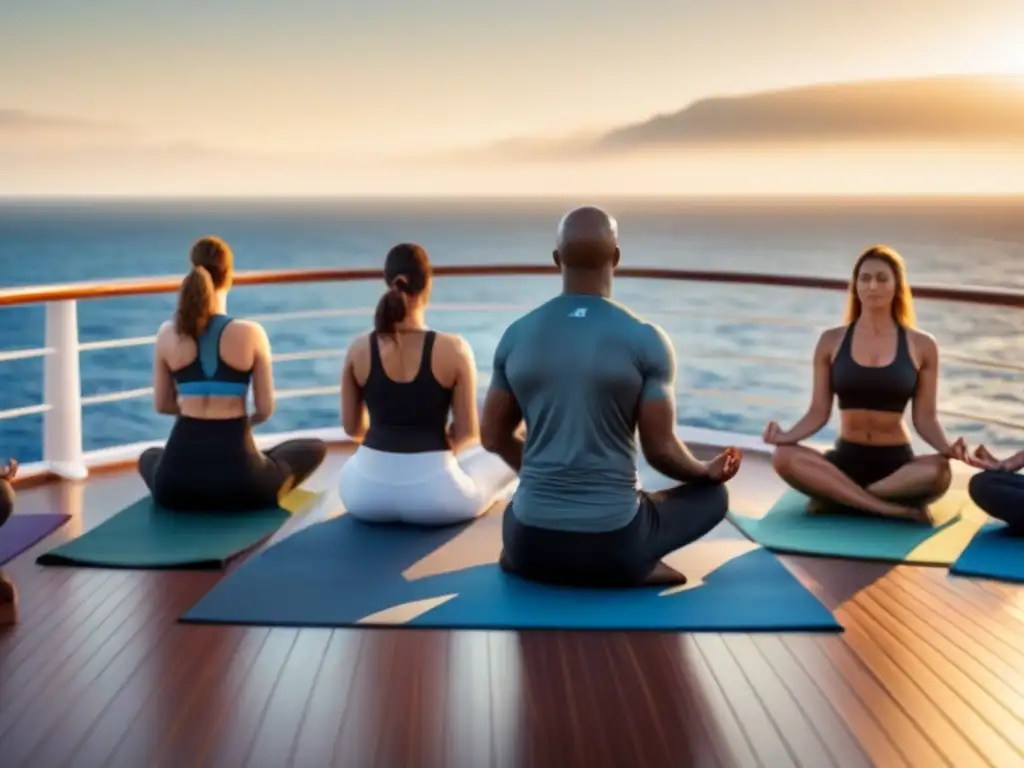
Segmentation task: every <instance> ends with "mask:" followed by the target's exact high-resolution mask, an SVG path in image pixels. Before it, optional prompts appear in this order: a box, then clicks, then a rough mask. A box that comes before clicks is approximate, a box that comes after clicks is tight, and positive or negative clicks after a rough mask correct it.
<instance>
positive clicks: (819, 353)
mask: <svg viewBox="0 0 1024 768" xmlns="http://www.w3.org/2000/svg"><path fill="white" fill-rule="evenodd" d="M914 325H915V321H914V306H913V298H912V296H911V291H910V286H909V283H908V281H907V274H906V268H905V266H904V263H903V259H902V258H901V257H900V256H899V254H897V253H896V252H895V251H893V250H892V249H890V248H887V247H884V246H875V247H873V248H869V249H868V250H866V251H864V253H862V254H861V255H860V256H859V257H858V259H857V261H856V263H855V264H854V267H853V274H852V277H851V279H850V288H849V294H848V298H847V311H846V324H845V325H841V326H838V327H836V328H831V329H829V330H827V331H825V332H824V333H823V334H822V335H821V337H820V338H819V339H818V343H817V346H816V348H815V350H814V365H813V371H814V384H813V393H812V399H811V404H810V407H809V408H808V410H807V413H806V415H804V417H803V418H801V419H800V420H799V421H798V422H797V423H796V424H794V425H793V427H791V428H790V429H789V430H783V429H782V428H781V427H780V426H779V425H778V423H777V422H774V421H772V422H770V423H769V424H768V426H767V427H766V428H765V431H764V438H763V439H764V442H765V443H767V444H768V445H774V446H775V452H774V456H773V464H774V467H775V471H776V472H777V473H778V475H779V476H780V477H781V478H782V479H783V480H784V481H786V483H788V484H789V485H790V486H791V487H793V488H794V489H796V490H797V491H799V492H801V493H803V494H806V495H807V496H808V497H810V499H811V505H810V508H809V511H812V512H822V511H837V512H854V513H861V514H872V515H880V516H885V517H897V518H904V519H911V520H917V521H921V522H927V523H933V522H934V520H933V518H932V515H931V512H930V510H929V508H928V506H929V505H930V504H932V503H934V502H935V501H937V500H938V499H939V498H941V497H942V496H943V495H944V494H945V493H946V491H947V490H948V489H949V486H950V484H951V482H952V473H951V470H950V466H949V462H950V460H952V459H956V460H958V461H964V460H965V459H966V456H967V448H966V445H965V444H964V441H963V439H962V438H961V439H958V440H956V441H955V442H952V443H951V442H950V441H949V439H948V438H947V437H946V433H945V432H944V431H943V429H942V425H941V424H940V423H939V419H938V410H937V399H938V382H939V349H938V345H937V344H936V343H935V340H934V339H933V338H932V337H931V336H929V335H928V334H926V333H923V332H922V331H919V330H917V329H916V328H915V327H914ZM834 399H838V401H839V412H840V415H841V416H842V422H841V425H840V431H839V439H838V440H837V441H836V444H835V447H834V448H833V449H832V450H831V451H828V452H826V453H824V454H822V453H819V452H818V451H816V450H814V449H813V448H808V447H807V446H804V445H800V444H799V443H800V442H801V441H803V440H806V439H807V438H809V437H811V436H812V435H814V434H815V433H817V432H818V431H819V430H821V429H823V428H824V427H825V425H826V424H828V422H829V419H830V417H831V415H832V402H833V400H834ZM908 403H909V404H911V408H912V416H913V421H914V426H915V427H916V428H917V432H918V434H920V435H921V437H922V438H923V439H924V440H925V442H927V443H928V444H929V445H931V446H932V447H933V448H934V449H935V450H936V453H934V454H930V455H924V456H915V455H914V451H913V450H912V448H911V445H910V434H909V433H908V431H907V428H906V426H905V425H904V423H903V412H904V410H905V409H906V407H907V405H908Z"/></svg>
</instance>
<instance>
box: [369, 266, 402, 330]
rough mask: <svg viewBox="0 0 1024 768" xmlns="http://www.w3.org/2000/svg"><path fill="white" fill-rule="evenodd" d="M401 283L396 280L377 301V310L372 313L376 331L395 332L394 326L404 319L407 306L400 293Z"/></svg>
mask: <svg viewBox="0 0 1024 768" xmlns="http://www.w3.org/2000/svg"><path fill="white" fill-rule="evenodd" d="M403 285H404V283H402V282H400V281H398V280H396V281H395V282H394V283H393V284H392V286H391V287H390V288H388V289H387V290H386V291H384V295H383V296H381V297H380V301H378V302H377V311H376V312H375V313H374V315H373V328H374V330H375V331H377V333H380V334H383V335H385V336H389V335H391V334H393V333H394V332H395V326H397V325H398V324H399V323H400V322H402V321H403V320H405V316H406V314H407V312H408V307H406V305H405V297H404V296H403V295H402V288H403Z"/></svg>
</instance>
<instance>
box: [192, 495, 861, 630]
mask: <svg viewBox="0 0 1024 768" xmlns="http://www.w3.org/2000/svg"><path fill="white" fill-rule="evenodd" d="M501 514H502V512H501V511H496V512H494V513H492V514H490V515H487V516H486V517H483V518H480V519H479V520H477V521H474V522H473V523H471V524H469V525H460V526H457V527H450V528H444V529H437V528H435V529H429V528H412V527H401V526H373V525H369V524H366V523H361V522H359V521H357V520H355V519H353V518H352V517H351V516H349V515H342V516H340V517H337V518H335V519H333V520H329V521H326V522H322V523H318V524H316V525H314V526H312V527H310V528H307V529H305V530H303V531H300V532H298V533H296V534H294V535H292V536H291V537H290V538H288V539H285V540H284V541H282V542H280V543H278V544H276V545H274V546H273V547H270V548H269V549H267V550H266V551H264V552H263V553H261V554H260V555H258V556H257V557H255V558H253V559H251V560H249V561H248V562H246V563H245V564H243V565H242V566H241V567H240V568H239V569H238V570H237V571H235V572H234V573H232V574H231V575H229V576H228V577H226V578H225V579H223V580H222V581H221V582H219V583H218V584H217V585H216V586H215V587H214V588H213V589H212V590H211V591H210V592H209V593H208V594H207V595H206V596H205V597H204V598H203V599H202V600H200V601H199V603H197V604H196V605H195V606H194V607H193V608H192V609H191V610H190V611H189V612H188V613H187V614H186V615H185V616H184V617H183V618H182V621H185V622H197V623H217V624H248V625H261V626H278V627H343V626H351V625H357V624H358V625H360V626H396V625H404V626H411V627H434V628H449V629H455V628H460V629H605V630H640V629H645V630H687V631H716V632H729V631H737V632H757V631H775V632H777V631H781V630H788V631H840V630H841V627H840V626H839V624H838V623H837V622H836V620H835V619H834V618H833V616H832V614H831V613H830V612H829V611H828V610H827V609H826V608H825V607H824V606H823V605H822V604H821V603H820V602H819V601H818V599H817V598H816V597H815V596H814V595H812V594H811V593H810V592H809V591H807V589H805V588H804V587H803V586H802V585H801V584H800V583H799V582H798V581H797V580H796V579H795V578H794V577H793V576H792V574H790V573H789V571H788V570H786V568H785V567H784V566H783V565H782V563H780V562H779V561H778V560H777V559H776V558H775V557H774V556H773V555H772V554H771V553H769V552H767V551H765V550H764V549H762V548H761V547H759V546H758V545H756V544H754V543H753V542H750V541H747V540H746V539H744V538H743V537H741V536H739V535H738V534H737V533H736V532H735V531H734V530H733V529H732V528H731V526H729V525H728V524H725V525H723V526H721V527H720V528H725V529H726V534H725V535H722V534H719V535H717V536H716V535H715V534H716V533H718V532H713V533H712V535H711V536H710V537H708V538H707V539H704V540H702V541H700V542H697V543H695V544H693V545H691V546H690V547H687V548H686V549H684V550H682V551H680V552H679V553H677V554H676V555H674V556H673V557H672V558H670V559H669V563H670V564H671V566H672V567H674V568H677V569H679V570H681V571H682V572H683V573H684V574H685V575H686V576H687V579H688V584H687V585H685V586H683V587H672V588H666V587H643V588H638V589H627V590H596V589H595V590H591V589H574V588H559V587H550V586H545V585H540V584H534V583H530V582H526V581H523V580H521V579H518V578H516V577H513V576H509V575H507V574H505V573H504V572H502V571H501V570H500V568H499V567H498V565H497V560H498V556H499V554H500V551H501Z"/></svg>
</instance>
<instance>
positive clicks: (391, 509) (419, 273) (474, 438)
mask: <svg viewBox="0 0 1024 768" xmlns="http://www.w3.org/2000/svg"><path fill="white" fill-rule="evenodd" d="M384 281H385V283H386V284H387V290H386V291H385V292H384V295H383V296H382V297H381V298H380V302H379V303H378V305H377V312H376V315H375V317H374V330H373V331H372V332H370V333H367V334H364V335H362V336H360V337H359V338H357V339H356V340H355V341H353V342H352V344H351V345H350V346H349V350H348V354H347V355H346V356H345V364H344V368H343V370H342V375H341V419H342V426H343V427H344V428H345V432H346V433H347V434H348V436H349V437H350V438H351V439H352V440H354V441H356V442H357V443H360V445H359V447H358V448H357V449H356V452H355V454H354V455H353V456H352V457H351V458H350V459H349V460H348V461H346V462H345V464H344V466H343V467H342V469H341V476H340V487H339V493H340V496H341V501H342V504H344V506H345V510H346V511H347V512H348V514H350V515H352V516H353V517H355V518H357V519H360V520H363V521H365V522H373V523H407V524H415V525H449V524H456V523H464V522H466V521H468V520H472V519H473V518H475V517H477V516H479V515H482V514H483V513H484V512H486V511H487V510H488V509H489V508H490V507H491V506H492V505H493V504H494V503H495V501H496V500H497V499H498V497H499V496H500V494H501V493H502V492H503V491H504V490H505V489H506V488H507V486H508V485H509V484H510V483H512V482H513V481H514V480H515V473H514V472H513V471H512V470H511V469H509V467H508V466H507V465H506V464H505V463H504V462H503V461H502V460H501V459H500V458H498V457H497V456H492V455H491V454H489V453H487V452H486V451H483V450H481V449H480V446H479V442H480V427H479V418H478V416H477V404H476V397H477V395H476V382H477V373H476V362H475V360H474V358H473V350H472V349H471V347H470V346H469V344H468V343H467V342H466V341H465V339H463V338H461V337H460V336H456V335H454V334H449V333H438V332H437V331H434V330H431V329H429V328H428V327H427V322H426V318H425V314H426V309H427V305H428V303H429V300H430V288H431V283H432V278H431V268H430V260H429V258H428V256H427V252H426V251H425V250H424V249H423V248H422V247H421V246H419V245H416V244H414V243H402V244H400V245H396V246H395V247H394V248H392V249H391V251H390V252H389V253H388V255H387V258H386V259H385V261H384ZM449 414H450V415H451V418H452V421H451V427H450V428H449V426H448V418H449Z"/></svg>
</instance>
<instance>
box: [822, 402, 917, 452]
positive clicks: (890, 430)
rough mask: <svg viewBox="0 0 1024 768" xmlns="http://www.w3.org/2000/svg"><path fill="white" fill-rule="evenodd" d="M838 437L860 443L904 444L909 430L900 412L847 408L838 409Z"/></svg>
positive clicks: (908, 436)
mask: <svg viewBox="0 0 1024 768" xmlns="http://www.w3.org/2000/svg"><path fill="white" fill-rule="evenodd" d="M839 416H840V429H839V437H840V439H842V440H845V441H846V442H848V443H859V444H860V445H878V446H883V445H906V444H908V443H909V442H910V432H909V431H908V430H907V426H906V424H904V423H903V414H902V413H892V412H886V411H868V410H861V409H853V408H851V409H849V410H845V411H840V414H839Z"/></svg>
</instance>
